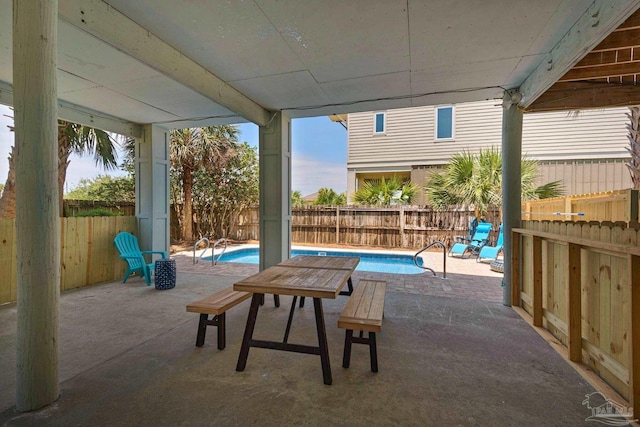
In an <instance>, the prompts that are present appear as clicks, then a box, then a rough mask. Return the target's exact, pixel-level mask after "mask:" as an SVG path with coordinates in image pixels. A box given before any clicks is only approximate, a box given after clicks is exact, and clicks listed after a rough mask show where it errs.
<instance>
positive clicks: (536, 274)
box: [532, 236, 542, 326]
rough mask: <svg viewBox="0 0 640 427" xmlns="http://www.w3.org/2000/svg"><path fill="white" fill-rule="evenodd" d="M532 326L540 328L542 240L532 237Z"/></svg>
mask: <svg viewBox="0 0 640 427" xmlns="http://www.w3.org/2000/svg"><path fill="white" fill-rule="evenodd" d="M532 270H533V325H534V326H542V239H541V238H540V237H537V236H534V237H533V266H532Z"/></svg>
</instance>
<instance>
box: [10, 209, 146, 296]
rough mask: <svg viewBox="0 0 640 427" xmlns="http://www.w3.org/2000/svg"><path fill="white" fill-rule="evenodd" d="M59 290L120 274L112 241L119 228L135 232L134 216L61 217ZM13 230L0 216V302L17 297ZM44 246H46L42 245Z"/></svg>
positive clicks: (122, 267) (121, 266)
mask: <svg viewBox="0 0 640 427" xmlns="http://www.w3.org/2000/svg"><path fill="white" fill-rule="evenodd" d="M60 225H61V229H60V234H61V239H60V240H61V242H60V249H61V253H60V290H61V291H63V290H67V289H72V288H77V287H80V286H86V285H91V284H93V283H100V282H105V281H110V280H117V279H120V278H122V276H123V274H124V272H125V270H126V263H125V262H123V261H122V260H121V259H120V257H119V254H118V251H117V250H116V248H115V246H114V245H113V238H114V237H115V235H116V234H117V233H119V232H120V231H129V232H132V233H135V232H136V218H135V217H133V216H112V217H86V218H60ZM15 236H16V233H15V221H14V220H13V219H1V220H0V272H1V273H0V304H4V303H8V302H13V301H15V300H16V268H17V267H16V244H17V241H16V238H15ZM42 250H46V248H42Z"/></svg>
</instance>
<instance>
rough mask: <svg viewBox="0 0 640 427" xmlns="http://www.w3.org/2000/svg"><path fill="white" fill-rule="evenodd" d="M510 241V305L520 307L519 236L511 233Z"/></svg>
mask: <svg viewBox="0 0 640 427" xmlns="http://www.w3.org/2000/svg"><path fill="white" fill-rule="evenodd" d="M511 239H512V243H511V248H512V249H511V251H512V254H511V266H512V267H511V305H513V306H516V307H520V289H521V288H522V283H521V282H520V259H521V258H520V257H521V252H520V234H519V233H517V232H512V233H511Z"/></svg>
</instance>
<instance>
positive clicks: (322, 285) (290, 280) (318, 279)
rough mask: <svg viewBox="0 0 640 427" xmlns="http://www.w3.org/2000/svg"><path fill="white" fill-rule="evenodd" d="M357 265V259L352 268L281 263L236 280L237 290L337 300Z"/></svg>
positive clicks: (234, 287)
mask: <svg viewBox="0 0 640 427" xmlns="http://www.w3.org/2000/svg"><path fill="white" fill-rule="evenodd" d="M318 258H327V257H318ZM356 260H357V261H359V258H356ZM356 265H357V262H356V263H355V264H354V265H353V268H350V269H346V268H337V269H332V268H320V267H313V268H310V267H301V266H290V265H282V264H278V265H274V266H273V267H269V268H267V269H266V270H263V271H261V272H260V273H258V274H254V275H253V276H249V277H247V278H246V279H243V280H241V281H239V282H237V283H235V284H234V285H233V289H235V290H236V291H245V292H254V293H258V294H278V295H297V296H301V297H309V298H331V299H335V298H336V297H337V296H338V294H339V293H340V290H341V289H342V288H343V287H344V285H345V284H346V283H347V280H349V277H351V273H352V272H353V270H354V269H355V267H356Z"/></svg>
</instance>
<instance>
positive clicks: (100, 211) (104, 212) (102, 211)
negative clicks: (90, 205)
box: [73, 208, 120, 217]
mask: <svg viewBox="0 0 640 427" xmlns="http://www.w3.org/2000/svg"><path fill="white" fill-rule="evenodd" d="M118 215H120V214H119V213H117V212H113V211H110V210H109V209H106V208H95V209H91V210H88V211H83V212H78V213H76V214H74V215H73V216H81V217H85V216H118Z"/></svg>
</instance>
